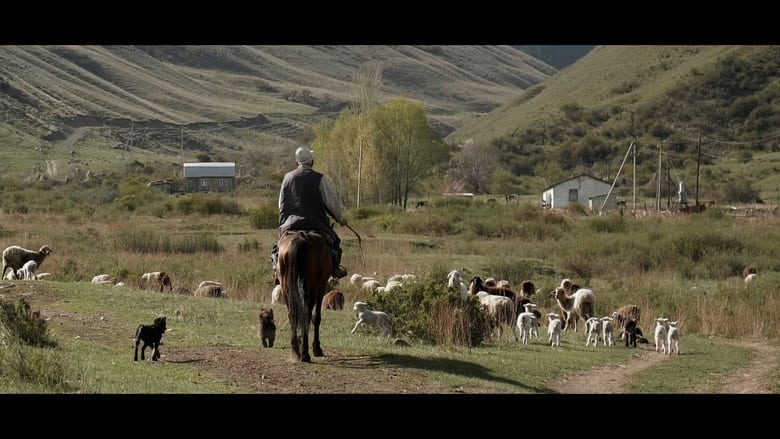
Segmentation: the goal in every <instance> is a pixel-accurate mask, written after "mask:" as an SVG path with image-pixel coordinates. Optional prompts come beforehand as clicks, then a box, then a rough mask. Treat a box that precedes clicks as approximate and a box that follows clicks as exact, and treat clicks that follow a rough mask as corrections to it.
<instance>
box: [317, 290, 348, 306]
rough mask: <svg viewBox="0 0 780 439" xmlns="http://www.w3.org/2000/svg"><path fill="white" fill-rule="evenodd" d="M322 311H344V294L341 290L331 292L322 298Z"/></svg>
mask: <svg viewBox="0 0 780 439" xmlns="http://www.w3.org/2000/svg"><path fill="white" fill-rule="evenodd" d="M322 309H334V310H340V309H344V293H342V292H341V291H339V290H330V291H328V293H327V294H325V295H324V296H323V297H322Z"/></svg>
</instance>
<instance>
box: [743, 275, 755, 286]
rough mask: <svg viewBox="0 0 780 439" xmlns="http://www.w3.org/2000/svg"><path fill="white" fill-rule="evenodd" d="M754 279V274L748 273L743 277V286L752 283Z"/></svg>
mask: <svg viewBox="0 0 780 439" xmlns="http://www.w3.org/2000/svg"><path fill="white" fill-rule="evenodd" d="M755 278H756V273H750V274H748V275H747V276H745V285H747V284H749V283H750V282H753V279H755Z"/></svg>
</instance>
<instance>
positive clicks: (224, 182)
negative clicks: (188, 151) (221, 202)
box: [183, 162, 236, 193]
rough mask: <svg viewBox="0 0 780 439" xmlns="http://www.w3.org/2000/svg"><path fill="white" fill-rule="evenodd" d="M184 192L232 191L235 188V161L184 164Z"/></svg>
mask: <svg viewBox="0 0 780 439" xmlns="http://www.w3.org/2000/svg"><path fill="white" fill-rule="evenodd" d="M183 177H184V192H186V193H194V192H233V191H235V189H236V164H235V162H198V163H185V164H184V173H183Z"/></svg>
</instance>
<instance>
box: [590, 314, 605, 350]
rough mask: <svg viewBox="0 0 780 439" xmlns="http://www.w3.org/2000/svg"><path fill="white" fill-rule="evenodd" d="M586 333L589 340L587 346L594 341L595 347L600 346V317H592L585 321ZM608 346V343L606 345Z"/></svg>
mask: <svg viewBox="0 0 780 439" xmlns="http://www.w3.org/2000/svg"><path fill="white" fill-rule="evenodd" d="M585 332H586V334H585V335H586V337H587V339H586V340H585V346H588V345H590V341H591V340H593V346H598V345H599V335H600V334H601V320H600V319H599V318H598V317H590V318H588V320H586V321H585ZM604 344H605V345H606V342H605V343H604Z"/></svg>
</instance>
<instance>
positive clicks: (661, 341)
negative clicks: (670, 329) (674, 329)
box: [655, 317, 669, 354]
mask: <svg viewBox="0 0 780 439" xmlns="http://www.w3.org/2000/svg"><path fill="white" fill-rule="evenodd" d="M668 321H669V319H667V318H664V317H658V318H657V319H655V351H656V352H658V351H659V350H660V351H661V353H662V354H665V353H666V349H667V348H666V335H667V328H666V322H668Z"/></svg>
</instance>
